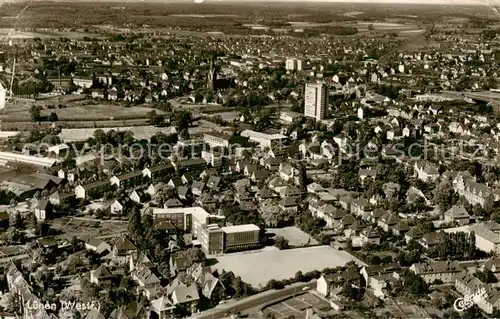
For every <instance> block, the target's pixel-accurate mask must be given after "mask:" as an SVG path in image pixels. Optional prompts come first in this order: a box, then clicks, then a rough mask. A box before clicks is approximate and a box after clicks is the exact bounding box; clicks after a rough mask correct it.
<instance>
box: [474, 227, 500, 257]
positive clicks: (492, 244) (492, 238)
mask: <svg viewBox="0 0 500 319" xmlns="http://www.w3.org/2000/svg"><path fill="white" fill-rule="evenodd" d="M470 231H473V232H474V234H475V237H476V248H477V249H479V250H482V251H485V252H487V253H489V252H493V253H495V254H498V253H500V224H497V223H495V222H488V223H482V224H475V225H473V226H471V227H470Z"/></svg>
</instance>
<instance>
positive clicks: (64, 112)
mask: <svg viewBox="0 0 500 319" xmlns="http://www.w3.org/2000/svg"><path fill="white" fill-rule="evenodd" d="M79 104H81V103H79ZM30 108H31V105H29V104H28V103H19V104H9V105H8V106H7V107H6V108H5V109H3V111H2V112H3V113H2V122H25V121H31V116H30ZM150 111H151V109H150V108H147V107H134V106H133V107H123V106H120V105H113V104H96V105H91V104H89V105H75V106H69V107H66V108H53V109H43V110H42V112H41V116H48V115H49V114H50V113H52V112H54V113H56V114H57V117H58V119H59V120H60V121H99V120H121V119H138V118H147V114H148V112H150Z"/></svg>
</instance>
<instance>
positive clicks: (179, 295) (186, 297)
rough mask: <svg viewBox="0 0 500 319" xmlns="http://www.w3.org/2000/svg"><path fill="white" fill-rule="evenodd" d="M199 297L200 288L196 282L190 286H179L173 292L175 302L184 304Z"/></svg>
mask: <svg viewBox="0 0 500 319" xmlns="http://www.w3.org/2000/svg"><path fill="white" fill-rule="evenodd" d="M199 299H200V296H199V295H198V288H197V287H196V285H195V284H191V285H190V286H189V287H183V286H179V287H177V288H175V289H174V291H173V292H172V300H173V301H174V303H175V304H183V303H187V302H192V301H197V300H199Z"/></svg>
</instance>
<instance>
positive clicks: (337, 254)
mask: <svg viewBox="0 0 500 319" xmlns="http://www.w3.org/2000/svg"><path fill="white" fill-rule="evenodd" d="M217 260H218V263H217V264H215V265H214V266H213V267H214V268H216V269H217V270H218V271H219V273H220V272H221V271H222V270H223V269H224V270H226V271H232V272H233V273H234V274H235V275H236V276H241V278H242V279H243V281H245V282H247V283H249V284H251V285H252V286H254V287H259V286H265V285H266V283H267V282H268V281H269V280H271V279H276V280H283V279H289V278H292V277H293V276H294V275H295V273H296V272H297V271H299V270H300V271H302V272H308V271H313V270H323V269H325V268H326V267H331V268H333V267H337V266H343V265H345V264H346V263H347V262H349V261H351V260H353V261H355V262H356V263H358V264H359V265H365V264H364V263H363V262H362V261H360V260H358V259H357V258H356V257H354V256H352V255H350V254H348V253H347V252H345V251H339V250H336V249H334V248H332V247H330V246H316V247H309V248H296V249H288V250H278V249H277V248H274V247H267V248H264V249H262V250H256V251H250V252H242V253H232V254H226V255H223V256H221V257H217Z"/></svg>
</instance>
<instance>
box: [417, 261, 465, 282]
mask: <svg viewBox="0 0 500 319" xmlns="http://www.w3.org/2000/svg"><path fill="white" fill-rule="evenodd" d="M410 270H411V271H413V272H414V273H415V274H416V275H419V276H420V277H422V279H423V280H425V282H426V283H428V284H431V283H433V282H434V281H435V280H440V281H442V282H444V283H454V282H455V279H456V278H457V275H458V274H460V272H462V270H463V268H461V267H460V265H459V264H458V263H456V262H454V261H426V262H423V263H416V264H413V265H411V267H410Z"/></svg>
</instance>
